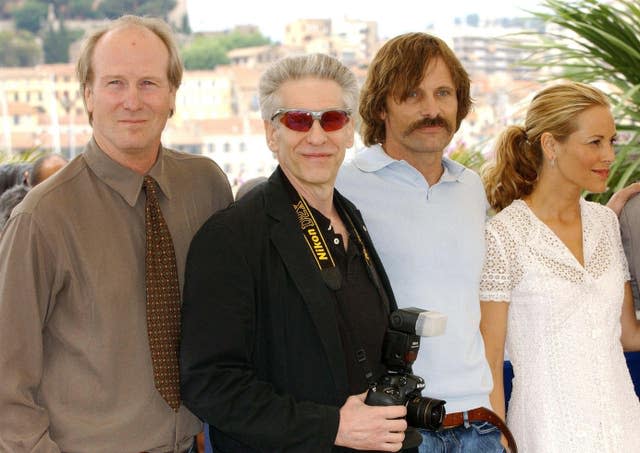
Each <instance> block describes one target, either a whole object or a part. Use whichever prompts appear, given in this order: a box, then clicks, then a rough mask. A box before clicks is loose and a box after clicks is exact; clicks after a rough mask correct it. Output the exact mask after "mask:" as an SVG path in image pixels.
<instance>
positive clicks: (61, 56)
mask: <svg viewBox="0 0 640 453" xmlns="http://www.w3.org/2000/svg"><path fill="white" fill-rule="evenodd" d="M82 35H83V32H82V30H69V29H67V28H66V27H65V26H64V22H61V23H60V29H58V30H55V29H53V28H52V27H49V28H48V29H47V32H46V33H45V35H44V37H43V40H42V41H43V44H42V47H43V50H44V61H45V63H68V62H69V46H70V45H71V43H72V42H74V41H76V40H77V39H79V38H80V37H81V36H82Z"/></svg>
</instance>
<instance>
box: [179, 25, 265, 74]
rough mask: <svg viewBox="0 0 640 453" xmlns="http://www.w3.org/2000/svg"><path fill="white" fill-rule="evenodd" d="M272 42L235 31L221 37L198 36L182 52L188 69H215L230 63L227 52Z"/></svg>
mask: <svg viewBox="0 0 640 453" xmlns="http://www.w3.org/2000/svg"><path fill="white" fill-rule="evenodd" d="M270 42H271V40H270V39H269V38H266V37H265V36H263V35H262V34H261V33H257V32H256V33H242V32H238V31H233V32H230V33H225V34H223V35H219V36H198V37H196V38H195V39H194V40H193V41H191V43H189V44H188V45H187V46H185V47H184V49H183V50H182V59H183V60H184V65H185V67H186V68H187V69H213V68H215V67H216V66H218V65H220V64H227V63H229V58H228V57H227V52H229V51H230V50H232V49H238V48H242V47H251V46H260V45H265V44H269V43H270Z"/></svg>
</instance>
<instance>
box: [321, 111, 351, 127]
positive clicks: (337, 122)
mask: <svg viewBox="0 0 640 453" xmlns="http://www.w3.org/2000/svg"><path fill="white" fill-rule="evenodd" d="M348 121H349V115H347V112H343V111H340V110H329V111H328V112H324V113H323V114H322V117H321V118H320V126H322V129H324V130H325V131H327V132H332V131H337V130H339V129H342V128H343V127H344V125H345V124H347V122H348Z"/></svg>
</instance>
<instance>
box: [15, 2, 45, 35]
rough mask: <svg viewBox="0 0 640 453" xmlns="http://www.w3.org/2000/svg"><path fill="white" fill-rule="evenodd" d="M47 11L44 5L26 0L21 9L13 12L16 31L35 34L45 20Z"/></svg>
mask: <svg viewBox="0 0 640 453" xmlns="http://www.w3.org/2000/svg"><path fill="white" fill-rule="evenodd" d="M47 11H48V7H47V4H46V3H42V2H40V1H37V0H27V1H26V2H25V4H24V5H22V7H20V8H17V9H15V10H14V11H13V21H14V23H15V25H16V28H17V29H19V30H27V31H29V32H31V33H33V34H37V33H38V32H39V31H40V28H41V27H42V24H43V23H44V21H45V19H46V18H47Z"/></svg>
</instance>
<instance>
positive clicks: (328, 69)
mask: <svg viewBox="0 0 640 453" xmlns="http://www.w3.org/2000/svg"><path fill="white" fill-rule="evenodd" d="M305 78H318V79H323V80H333V81H334V82H336V83H337V84H338V85H340V87H341V88H342V92H343V100H344V104H345V107H346V108H348V109H350V110H351V111H352V112H356V111H357V103H358V81H357V80H356V76H355V75H354V74H353V72H351V70H350V69H349V68H347V67H346V66H345V65H344V64H342V63H341V62H340V61H339V60H338V59H336V58H333V57H330V56H329V55H325V54H321V53H316V54H311V55H304V56H298V57H286V58H283V59H281V60H278V61H276V62H275V63H273V64H272V65H271V66H269V67H268V68H267V70H266V71H265V72H264V73H263V74H262V77H260V83H259V89H258V91H259V94H260V113H261V114H262V119H263V120H270V119H271V117H272V116H273V113H274V112H275V111H276V110H277V109H278V108H280V107H282V106H281V105H278V104H279V102H280V100H279V98H278V90H279V89H280V86H281V85H282V84H283V83H285V82H287V81H289V80H299V79H305Z"/></svg>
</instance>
